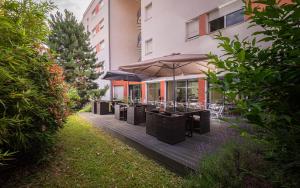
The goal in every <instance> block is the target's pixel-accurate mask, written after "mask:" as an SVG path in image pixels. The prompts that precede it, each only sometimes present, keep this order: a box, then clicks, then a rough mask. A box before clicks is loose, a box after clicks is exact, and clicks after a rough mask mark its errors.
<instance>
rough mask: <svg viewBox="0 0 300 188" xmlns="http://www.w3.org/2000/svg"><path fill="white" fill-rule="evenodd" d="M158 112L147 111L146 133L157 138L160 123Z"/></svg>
mask: <svg viewBox="0 0 300 188" xmlns="http://www.w3.org/2000/svg"><path fill="white" fill-rule="evenodd" d="M158 113H159V112H158V111H155V110H153V111H146V133H147V134H149V135H151V136H154V137H156V136H157V131H156V127H157V124H158V121H159V118H158V117H157V115H158Z"/></svg>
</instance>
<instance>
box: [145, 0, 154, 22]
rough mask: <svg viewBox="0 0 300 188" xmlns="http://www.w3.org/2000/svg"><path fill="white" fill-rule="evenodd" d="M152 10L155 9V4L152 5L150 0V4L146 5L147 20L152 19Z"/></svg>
mask: <svg viewBox="0 0 300 188" xmlns="http://www.w3.org/2000/svg"><path fill="white" fill-rule="evenodd" d="M150 7H151V10H150V13H151V15H150V17H149V14H147V13H149V8H150ZM152 11H153V5H152V2H150V3H149V4H148V5H146V6H145V21H148V20H151V19H152V15H153V14H152Z"/></svg>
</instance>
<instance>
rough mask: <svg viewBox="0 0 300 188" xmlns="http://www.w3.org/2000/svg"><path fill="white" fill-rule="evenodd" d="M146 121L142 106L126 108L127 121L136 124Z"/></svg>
mask: <svg viewBox="0 0 300 188" xmlns="http://www.w3.org/2000/svg"><path fill="white" fill-rule="evenodd" d="M145 122H146V114H145V107H144V106H130V107H128V109H127V123H129V124H132V125H138V124H140V123H145Z"/></svg>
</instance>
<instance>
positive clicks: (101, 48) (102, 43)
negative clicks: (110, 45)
mask: <svg viewBox="0 0 300 188" xmlns="http://www.w3.org/2000/svg"><path fill="white" fill-rule="evenodd" d="M104 48H105V42H104V40H103V41H101V42H100V50H103V49H104Z"/></svg>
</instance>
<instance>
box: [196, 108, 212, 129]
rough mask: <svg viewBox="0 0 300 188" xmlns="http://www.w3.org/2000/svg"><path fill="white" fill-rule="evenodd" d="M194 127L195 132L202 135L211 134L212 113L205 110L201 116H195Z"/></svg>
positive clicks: (200, 113) (201, 112)
mask: <svg viewBox="0 0 300 188" xmlns="http://www.w3.org/2000/svg"><path fill="white" fill-rule="evenodd" d="M193 126H194V127H193V130H194V131H195V132H198V133H200V134H204V133H208V132H210V111H208V110H203V111H200V112H199V116H194V120H193Z"/></svg>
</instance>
